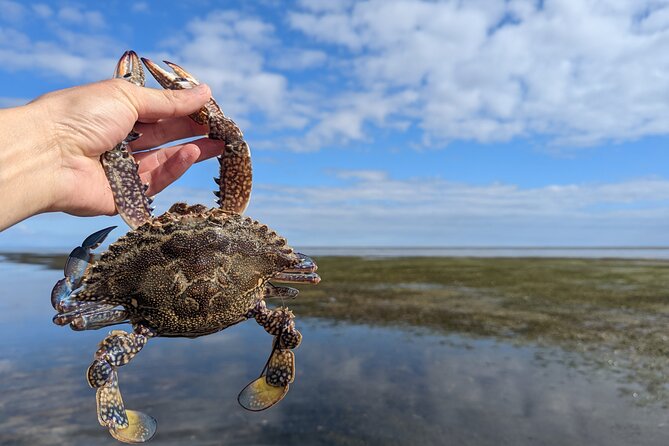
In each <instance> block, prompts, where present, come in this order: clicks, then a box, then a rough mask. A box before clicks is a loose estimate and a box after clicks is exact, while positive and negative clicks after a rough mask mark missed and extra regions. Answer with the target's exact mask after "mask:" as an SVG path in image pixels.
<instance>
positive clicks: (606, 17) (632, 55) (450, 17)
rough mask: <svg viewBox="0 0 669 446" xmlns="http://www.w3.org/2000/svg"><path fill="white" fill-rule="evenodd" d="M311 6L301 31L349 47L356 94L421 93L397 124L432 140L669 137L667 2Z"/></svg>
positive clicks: (298, 18) (295, 17) (301, 17)
mask: <svg viewBox="0 0 669 446" xmlns="http://www.w3.org/2000/svg"><path fill="white" fill-rule="evenodd" d="M304 3H307V4H308V8H307V10H305V11H298V12H293V13H291V14H289V22H290V24H291V26H292V27H293V28H294V29H296V30H299V31H301V32H303V33H304V34H306V35H308V36H309V37H311V38H314V39H317V40H318V41H321V42H324V43H325V44H328V45H334V46H335V47H340V48H342V49H344V50H346V52H347V53H346V55H345V56H344V57H346V58H351V64H352V65H350V66H351V67H352V68H350V69H346V68H345V69H343V70H342V72H343V75H345V74H346V72H348V70H351V69H352V73H353V74H352V76H351V79H352V81H353V82H351V83H352V84H353V85H357V87H355V90H356V91H354V92H353V93H354V94H360V92H361V91H364V90H368V89H374V90H375V91H378V92H379V95H380V96H381V97H383V98H384V99H385V100H387V101H393V98H395V97H397V96H399V95H403V94H404V95H406V94H407V93H408V92H410V93H411V99H410V100H409V101H400V102H402V103H403V105H404V107H402V108H398V109H395V110H393V112H392V113H391V114H390V116H398V117H400V118H407V119H411V120H412V121H413V122H416V123H417V124H418V125H419V126H420V127H421V128H422V129H423V131H424V132H425V136H426V140H428V141H430V140H431V141H440V142H448V141H450V140H453V139H469V140H476V141H481V142H490V141H503V140H508V139H510V138H513V137H523V136H528V135H537V134H538V135H545V136H548V137H549V138H551V140H552V141H553V142H554V143H556V144H564V145H591V144H598V143H602V142H605V141H611V140H612V141H619V140H629V139H635V138H639V137H643V136H648V135H657V134H666V133H667V132H669V119H667V118H666V117H667V116H669V101H668V100H667V92H668V91H669V76H667V75H666V73H667V72H669V53H667V51H666V47H667V44H668V43H669V8H668V6H669V5H667V4H665V3H664V2H660V3H658V2H649V1H632V0H628V1H621V2H616V3H615V4H609V3H606V2H604V3H602V2H599V1H595V0H584V1H580V2H574V1H567V0H546V1H545V2H541V3H539V2H534V1H527V0H511V1H507V2H499V1H496V0H479V1H472V2H454V1H443V2H428V1H385V0H384V1H380V0H371V1H366V2H356V3H355V4H353V5H351V6H350V7H346V8H332V9H330V8H326V7H324V6H323V4H322V3H321V2H304ZM318 5H320V6H318ZM540 5H543V7H541V6H540ZM342 94H346V95H349V94H350V93H349V92H344V93H342ZM404 99H405V100H406V96H404ZM358 105H360V106H364V105H366V104H365V103H364V102H363V103H361V104H358ZM351 114H352V115H356V114H357V115H363V116H364V113H360V112H359V111H358V110H356V109H353V110H351ZM372 121H373V120H372V119H370V118H367V117H363V118H362V122H363V123H365V122H372ZM321 122H322V121H321ZM317 125H319V124H317ZM381 125H383V124H381ZM335 131H337V132H339V133H341V134H342V136H343V137H351V134H347V133H346V131H344V130H342V129H335ZM358 136H359V137H362V135H358ZM358 136H355V135H353V137H358Z"/></svg>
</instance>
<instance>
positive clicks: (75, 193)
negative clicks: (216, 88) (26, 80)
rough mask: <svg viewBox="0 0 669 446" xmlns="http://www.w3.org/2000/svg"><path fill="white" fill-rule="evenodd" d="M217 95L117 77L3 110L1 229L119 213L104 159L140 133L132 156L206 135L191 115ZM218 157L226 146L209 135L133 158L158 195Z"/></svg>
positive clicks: (0, 121) (206, 89) (0, 125)
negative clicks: (38, 218) (40, 218)
mask: <svg viewBox="0 0 669 446" xmlns="http://www.w3.org/2000/svg"><path fill="white" fill-rule="evenodd" d="M210 97H211V91H210V90H209V87H207V86H206V85H201V86H199V87H196V88H192V89H186V90H177V91H173V90H158V89H151V88H144V87H138V86H136V85H133V84H131V83H130V82H126V81H124V80H120V79H112V80H107V81H102V82H96V83H93V84H88V85H82V86H78V87H73V88H68V89H65V90H58V91H54V92H52V93H48V94H45V95H44V96H40V97H39V98H37V99H35V100H34V101H32V102H30V103H29V104H27V105H24V106H21V107H15V108H8V109H0V135H1V136H0V142H1V144H0V231H1V230H4V229H6V228H8V227H10V226H12V225H13V224H16V223H18V222H20V221H21V220H24V219H26V218H28V217H30V216H32V215H36V214H40V213H43V212H66V213H68V214H72V215H77V216H94V215H113V214H114V213H115V212H116V210H115V206H114V199H113V197H112V193H111V188H110V187H109V183H108V182H107V178H106V177H105V174H104V171H103V170H102V166H101V164H100V155H101V154H102V153H104V152H105V151H107V150H109V149H111V148H112V147H114V146H115V145H116V144H118V143H119V142H120V141H121V140H123V139H124V138H125V137H126V135H127V134H128V133H130V131H131V130H132V129H133V127H134V129H135V131H136V132H138V133H141V134H142V136H141V137H140V138H139V139H138V140H136V141H133V142H132V143H131V145H130V147H131V150H132V151H133V152H134V151H140V150H145V149H152V148H154V147H157V146H160V145H163V144H167V143H169V142H172V141H176V140H179V139H183V138H188V137H192V136H197V135H204V134H206V133H207V128H206V126H202V125H198V124H196V123H195V122H193V121H192V120H191V119H190V118H189V117H188V116H187V115H188V114H190V113H192V112H194V111H196V110H198V109H199V108H200V107H201V106H202V105H204V104H205V103H206V102H207V101H208V100H209V98H210ZM218 153H220V141H213V140H209V139H207V138H206V137H205V138H200V139H197V140H195V141H192V142H189V143H186V144H175V145H172V146H169V147H166V148H162V149H158V150H151V151H145V152H140V153H135V154H134V156H135V159H136V160H137V161H140V164H139V174H140V176H141V178H142V181H143V182H144V183H149V189H148V192H147V193H148V195H149V196H152V195H155V194H157V193H158V192H160V191H161V190H163V189H164V188H165V187H167V186H168V185H169V184H170V183H172V182H173V181H174V180H176V179H177V178H179V177H180V176H181V175H182V174H183V173H184V172H185V171H186V170H187V169H188V168H189V167H190V166H191V165H192V164H193V163H195V162H198V161H202V160H204V159H207V158H210V157H212V156H215V155H217V154H218Z"/></svg>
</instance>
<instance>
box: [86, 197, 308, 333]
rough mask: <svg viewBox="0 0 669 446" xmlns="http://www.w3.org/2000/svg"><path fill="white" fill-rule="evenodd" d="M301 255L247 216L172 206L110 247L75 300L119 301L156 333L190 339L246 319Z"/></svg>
mask: <svg viewBox="0 0 669 446" xmlns="http://www.w3.org/2000/svg"><path fill="white" fill-rule="evenodd" d="M300 260H301V259H300V257H299V256H298V255H297V254H296V253H295V252H294V251H293V249H292V248H290V247H289V246H288V245H287V244H286V240H285V239H284V238H283V237H280V236H279V235H277V233H276V232H274V231H272V230H270V229H269V228H268V227H267V226H266V225H263V224H260V223H258V222H257V221H254V220H252V219H251V218H249V217H243V216H240V215H238V214H234V213H228V212H225V211H223V210H221V209H207V208H206V207H205V206H202V205H195V206H187V205H186V204H184V203H177V204H175V205H173V206H172V207H171V208H170V210H169V211H167V212H166V213H165V214H163V215H161V216H160V217H158V218H156V219H154V220H152V221H150V222H148V223H146V224H144V225H142V226H140V227H139V228H137V229H136V230H133V231H131V232H129V233H128V234H127V235H125V236H123V237H121V238H120V239H118V240H117V241H116V242H114V243H113V244H111V245H110V246H109V249H108V250H107V251H106V252H105V253H103V254H102V257H101V258H100V260H99V261H98V262H96V263H95V264H94V266H92V267H91V268H90V269H89V271H87V273H86V275H85V276H84V280H83V285H84V288H83V290H82V291H81V292H79V293H78V294H77V299H78V300H79V301H81V302H86V301H90V302H98V303H101V304H112V305H120V306H123V307H124V308H125V310H126V311H127V312H128V315H129V319H130V322H131V323H133V325H135V324H137V323H142V324H144V325H145V326H148V327H150V328H152V329H153V330H155V331H156V333H157V334H158V336H185V337H197V336H202V335H205V334H209V333H214V332H216V331H219V330H222V329H224V328H226V327H228V326H230V325H233V324H236V323H237V322H241V321H242V320H245V319H246V318H245V317H244V314H245V313H246V312H247V311H248V310H249V308H251V307H252V306H253V305H254V303H256V302H258V301H259V300H262V299H263V292H264V288H265V284H266V283H267V282H268V281H269V280H270V279H271V278H272V277H273V276H275V274H277V273H280V272H282V271H285V270H289V269H291V268H294V267H296V266H297V265H298V264H299V263H300Z"/></svg>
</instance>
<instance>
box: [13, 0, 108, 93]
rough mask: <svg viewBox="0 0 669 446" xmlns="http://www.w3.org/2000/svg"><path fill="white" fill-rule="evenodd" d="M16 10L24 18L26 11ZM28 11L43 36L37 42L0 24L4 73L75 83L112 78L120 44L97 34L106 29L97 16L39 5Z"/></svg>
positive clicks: (23, 9) (68, 8) (77, 9)
mask: <svg viewBox="0 0 669 446" xmlns="http://www.w3.org/2000/svg"><path fill="white" fill-rule="evenodd" d="M9 3H11V2H9ZM19 6H20V8H21V9H20V11H21V14H24V15H25V14H27V9H26V8H25V7H23V6H21V5H19ZM0 7H2V5H0ZM31 8H32V12H31V14H33V13H34V14H33V15H32V17H34V18H36V19H39V20H41V21H42V22H40V26H42V28H41V31H43V32H44V34H43V36H42V37H41V38H39V39H36V38H34V37H33V34H32V33H30V32H28V31H22V30H20V29H21V28H19V27H16V26H13V25H9V26H2V24H1V23H0V60H2V61H3V65H2V69H3V70H7V71H36V72H39V73H40V74H41V75H42V76H44V77H51V78H53V77H57V76H63V77H65V78H68V79H70V80H78V81H90V80H99V79H104V78H107V77H109V76H110V75H111V72H112V71H113V67H114V65H115V63H116V58H117V57H118V56H115V54H116V53H118V47H119V44H118V43H117V42H116V41H115V40H114V38H113V37H108V36H106V35H104V34H100V33H99V30H100V29H101V28H104V27H105V22H104V19H103V17H102V14H101V13H100V12H98V11H87V10H82V9H79V8H76V7H69V6H68V7H62V8H60V9H53V8H52V7H50V6H49V5H46V4H42V3H38V4H34V5H32V7H31ZM54 17H55V18H57V20H53V19H54Z"/></svg>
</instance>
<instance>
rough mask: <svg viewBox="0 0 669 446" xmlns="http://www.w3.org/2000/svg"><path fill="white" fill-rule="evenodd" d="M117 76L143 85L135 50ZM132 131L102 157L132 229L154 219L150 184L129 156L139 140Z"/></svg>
mask: <svg viewBox="0 0 669 446" xmlns="http://www.w3.org/2000/svg"><path fill="white" fill-rule="evenodd" d="M114 77H115V78H120V79H125V80H127V81H129V82H132V83H133V84H135V85H138V86H140V87H141V86H144V70H143V69H142V65H141V64H140V63H139V57H138V56H137V54H136V53H135V52H134V51H126V52H125V53H124V54H123V56H121V59H120V60H119V61H118V64H117V65H116V69H115V70H114ZM139 136H140V135H139V134H138V133H135V132H131V133H130V134H129V135H128V136H127V137H126V138H125V139H124V140H123V141H121V142H120V143H119V144H117V145H116V147H114V148H113V149H111V150H109V151H107V152H105V153H103V154H102V156H101V157H100V161H101V162H102V168H103V169H104V171H105V175H106V176H107V180H108V181H109V185H110V186H111V190H112V194H113V195H114V202H115V204H116V210H117V211H118V213H119V215H120V216H121V217H122V218H123V220H124V221H125V222H126V223H127V224H128V226H130V227H131V228H132V229H135V228H137V227H138V226H141V225H142V224H143V223H145V222H147V221H148V220H149V219H151V212H152V211H153V208H152V207H151V199H150V198H148V197H147V196H146V190H147V189H148V185H145V184H143V183H142V180H141V178H140V177H139V174H138V168H139V164H137V163H136V162H135V158H133V157H132V156H131V155H130V151H129V144H130V142H132V141H134V140H135V139H137V138H139Z"/></svg>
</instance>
